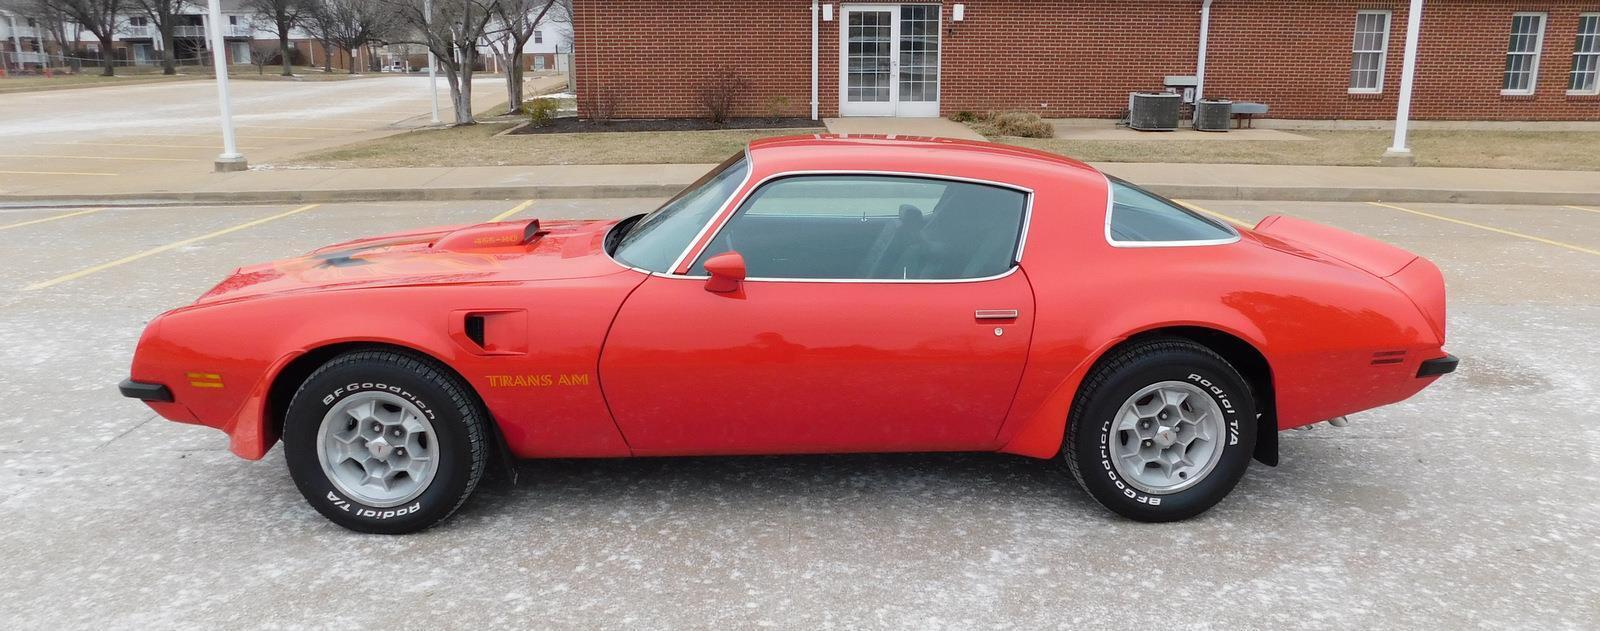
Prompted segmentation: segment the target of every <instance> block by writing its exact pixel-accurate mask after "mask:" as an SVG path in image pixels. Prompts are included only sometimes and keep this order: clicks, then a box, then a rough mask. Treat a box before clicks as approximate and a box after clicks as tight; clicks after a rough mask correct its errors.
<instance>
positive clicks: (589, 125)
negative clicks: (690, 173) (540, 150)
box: [511, 117, 822, 134]
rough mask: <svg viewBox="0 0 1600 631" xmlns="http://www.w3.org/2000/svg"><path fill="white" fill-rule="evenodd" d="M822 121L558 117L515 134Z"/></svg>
mask: <svg viewBox="0 0 1600 631" xmlns="http://www.w3.org/2000/svg"><path fill="white" fill-rule="evenodd" d="M821 126H822V121H814V120H811V119H809V118H800V117H794V118H732V119H728V120H726V121H723V122H722V123H713V122H711V121H709V120H706V119H703V118H648V119H646V118H639V119H626V120H612V121H607V122H603V123H602V122H599V121H593V120H583V119H579V118H570V117H569V118H557V119H553V120H551V121H550V124H548V125H543V126H538V127H535V126H533V125H525V126H523V127H522V128H521V129H518V130H516V131H514V132H511V133H513V134H576V133H592V132H607V131H706V130H712V129H802V128H814V127H821Z"/></svg>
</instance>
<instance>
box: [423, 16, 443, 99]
mask: <svg viewBox="0 0 1600 631" xmlns="http://www.w3.org/2000/svg"><path fill="white" fill-rule="evenodd" d="M422 23H423V26H424V28H427V29H428V38H429V39H432V38H433V0H422ZM438 65H439V60H438V59H437V58H436V57H435V56H434V54H433V46H432V45H429V46H428V95H429V96H431V97H432V99H433V124H435V125H438V124H439V71H438V69H437V66H438Z"/></svg>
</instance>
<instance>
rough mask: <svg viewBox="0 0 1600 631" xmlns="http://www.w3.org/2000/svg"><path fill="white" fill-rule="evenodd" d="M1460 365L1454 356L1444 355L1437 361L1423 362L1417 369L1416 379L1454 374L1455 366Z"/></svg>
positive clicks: (1459, 361)
mask: <svg viewBox="0 0 1600 631" xmlns="http://www.w3.org/2000/svg"><path fill="white" fill-rule="evenodd" d="M1460 363H1461V360H1460V359H1457V358H1456V356H1455V355H1449V354H1446V355H1445V356H1444V357H1440V358H1438V359H1429V360H1424V361H1423V362H1422V365H1421V366H1418V367H1417V377H1418V378H1421V377H1437V376H1439V375H1448V374H1450V373H1453V372H1455V371H1456V365H1457V364H1460Z"/></svg>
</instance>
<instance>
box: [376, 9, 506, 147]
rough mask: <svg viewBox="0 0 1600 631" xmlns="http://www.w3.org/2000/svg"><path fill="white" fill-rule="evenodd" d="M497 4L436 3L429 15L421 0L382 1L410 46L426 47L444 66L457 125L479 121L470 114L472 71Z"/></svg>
mask: <svg viewBox="0 0 1600 631" xmlns="http://www.w3.org/2000/svg"><path fill="white" fill-rule="evenodd" d="M498 1H499V0H438V1H436V2H433V3H432V4H433V13H432V15H429V14H428V12H427V11H425V10H423V7H424V0H385V2H387V3H388V5H387V6H389V7H390V9H391V10H392V11H393V12H394V13H395V15H396V17H397V18H398V19H399V20H400V24H401V26H402V27H403V28H404V29H406V30H407V31H409V32H411V33H412V35H410V36H408V37H411V38H416V39H415V40H414V41H412V42H411V43H417V44H422V45H424V46H427V47H428V50H429V51H431V52H432V53H433V54H434V56H435V57H437V58H438V59H439V65H440V66H442V67H444V78H445V82H446V83H447V84H449V85H450V100H451V103H452V104H453V106H454V109H455V119H456V124H457V125H473V124H476V123H477V122H478V121H477V120H476V119H475V118H473V114H472V68H473V65H474V64H476V63H477V62H478V43H479V42H481V41H483V38H484V33H485V30H486V28H487V26H488V23H489V19H490V18H491V17H493V15H494V5H495V4H496V2H498Z"/></svg>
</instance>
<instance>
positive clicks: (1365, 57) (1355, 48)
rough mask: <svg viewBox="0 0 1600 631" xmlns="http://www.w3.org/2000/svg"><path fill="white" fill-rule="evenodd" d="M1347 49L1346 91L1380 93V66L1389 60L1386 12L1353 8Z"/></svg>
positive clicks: (1352, 92) (1381, 73)
mask: <svg viewBox="0 0 1600 631" xmlns="http://www.w3.org/2000/svg"><path fill="white" fill-rule="evenodd" d="M1350 50H1351V58H1350V93H1351V94H1377V93H1379V92H1382V91H1383V69H1384V66H1385V65H1386V64H1385V62H1386V61H1388V59H1389V12H1388V11H1357V12H1356V35H1355V39H1354V41H1353V42H1352V43H1351V45H1350Z"/></svg>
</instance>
